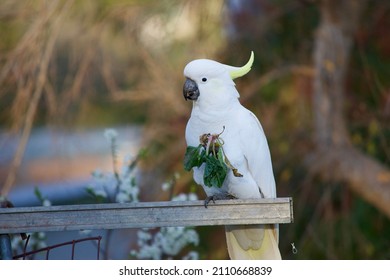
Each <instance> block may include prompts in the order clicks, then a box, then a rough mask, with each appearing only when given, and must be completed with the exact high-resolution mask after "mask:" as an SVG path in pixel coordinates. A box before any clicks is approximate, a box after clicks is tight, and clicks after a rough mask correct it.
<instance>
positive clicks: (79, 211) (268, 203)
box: [0, 198, 293, 234]
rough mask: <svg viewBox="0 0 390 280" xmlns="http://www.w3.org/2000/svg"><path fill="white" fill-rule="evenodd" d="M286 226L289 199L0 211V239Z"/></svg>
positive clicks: (91, 205) (288, 214)
mask: <svg viewBox="0 0 390 280" xmlns="http://www.w3.org/2000/svg"><path fill="white" fill-rule="evenodd" d="M291 222H293V210H292V199H291V198H275V199H256V200H255V199H247V200H242V199H235V200H218V201H216V202H215V204H213V202H210V204H209V206H208V208H205V207H204V202H203V201H200V200H197V201H167V202H140V203H112V204H83V205H65V206H49V207H18V208H1V209H0V234H9V233H20V232H28V233H30V232H39V231H43V232H45V231H66V230H81V229H118V228H147V227H163V226H210V225H238V224H274V223H278V224H283V223H291Z"/></svg>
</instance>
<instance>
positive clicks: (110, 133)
mask: <svg viewBox="0 0 390 280" xmlns="http://www.w3.org/2000/svg"><path fill="white" fill-rule="evenodd" d="M104 137H106V139H107V140H108V141H112V140H113V139H116V138H117V137H118V132H117V131H116V130H115V129H112V128H108V129H106V130H105V131H104Z"/></svg>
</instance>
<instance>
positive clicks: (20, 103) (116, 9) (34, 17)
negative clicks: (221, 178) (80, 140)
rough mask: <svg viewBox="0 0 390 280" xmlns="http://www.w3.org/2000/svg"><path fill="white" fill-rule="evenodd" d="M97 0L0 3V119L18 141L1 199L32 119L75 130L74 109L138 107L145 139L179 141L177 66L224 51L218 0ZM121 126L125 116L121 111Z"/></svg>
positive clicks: (181, 107) (181, 110)
mask: <svg viewBox="0 0 390 280" xmlns="http://www.w3.org/2000/svg"><path fill="white" fill-rule="evenodd" d="M99 2H100V1H62V0H56V1H43V0H32V1H29V2H27V4H26V3H24V2H23V3H22V2H19V1H11V0H10V1H2V2H1V3H0V21H1V22H2V23H1V28H2V29H4V31H5V32H3V33H4V34H5V35H4V36H3V38H4V41H3V42H2V43H0V50H1V56H0V101H1V103H3V104H5V103H7V105H6V106H4V105H2V107H3V108H4V110H3V111H2V113H0V119H1V120H2V125H3V126H5V127H6V128H7V131H8V132H9V133H10V135H11V136H10V137H15V136H17V135H19V136H20V140H19V144H18V148H17V151H16V153H15V155H14V158H13V162H12V165H11V167H10V169H9V171H8V175H7V178H6V179H5V181H4V182H0V183H3V187H2V189H1V194H2V195H6V194H7V193H8V192H9V190H10V188H11V187H12V185H13V184H14V181H15V176H16V174H17V170H18V168H19V166H20V164H21V161H22V159H23V154H24V151H25V148H26V144H27V142H28V139H29V135H30V132H31V129H32V128H33V127H34V125H36V122H37V120H39V123H40V125H45V126H46V125H49V126H56V127H57V126H59V127H61V126H67V127H69V126H70V127H72V124H74V123H76V124H77V119H78V116H79V115H80V114H82V112H80V110H81V108H83V106H81V105H80V104H86V103H89V102H90V100H94V99H96V98H103V100H108V101H109V102H114V103H115V102H120V103H128V104H131V105H132V106H141V107H143V108H144V109H142V111H143V112H144V114H145V116H144V117H145V119H146V125H147V127H149V128H151V129H149V130H147V131H148V133H147V134H146V135H147V140H151V139H160V140H161V142H162V143H163V142H164V141H166V139H168V138H169V139H171V140H172V139H175V141H176V139H177V141H179V143H180V141H182V140H180V138H181V137H177V134H178V133H179V132H178V131H177V130H176V129H171V126H172V123H175V122H176V121H175V119H176V120H177V119H180V118H182V116H185V115H187V114H188V112H189V109H188V107H187V104H185V102H183V101H182V99H181V83H182V80H183V78H182V69H183V66H184V65H185V63H186V62H187V61H188V60H190V59H191V58H194V57H197V56H204V55H212V54H213V53H215V52H216V51H218V48H219V47H220V46H221V44H222V37H221V36H220V34H218V30H219V28H220V24H221V19H220V18H221V17H220V13H221V11H222V1H212V2H211V3H209V2H207V4H206V2H204V3H203V2H202V3H200V2H196V3H194V2H193V1H168V2H166V1H161V3H160V1H156V2H154V1H146V2H145V1H108V2H106V3H99ZM204 5H208V7H207V8H208V9H205V7H204ZM179 27H180V28H179ZM113 114H115V112H113ZM129 115H131V114H129ZM94 118H95V119H96V123H97V124H98V123H99V122H100V121H101V120H99V116H98V115H97V116H94ZM123 123H125V124H129V123H132V120H131V119H129V118H128V117H127V116H126V115H124V116H123ZM173 135H176V137H173ZM180 136H181V135H180ZM164 145H165V144H164ZM179 145H180V144H179ZM0 148H1V147H0Z"/></svg>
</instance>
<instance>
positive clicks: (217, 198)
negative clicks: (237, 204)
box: [204, 193, 237, 208]
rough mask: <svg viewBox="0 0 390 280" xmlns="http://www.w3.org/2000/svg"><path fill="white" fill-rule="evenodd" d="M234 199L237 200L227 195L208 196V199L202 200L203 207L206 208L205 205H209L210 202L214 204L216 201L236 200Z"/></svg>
mask: <svg viewBox="0 0 390 280" xmlns="http://www.w3.org/2000/svg"><path fill="white" fill-rule="evenodd" d="M236 198H237V197H235V196H234V195H231V194H229V193H223V194H214V195H210V196H208V197H207V198H206V199H205V200H204V207H206V208H207V205H209V203H210V201H212V202H213V203H214V204H215V201H216V200H222V199H236Z"/></svg>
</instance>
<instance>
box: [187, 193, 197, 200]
mask: <svg viewBox="0 0 390 280" xmlns="http://www.w3.org/2000/svg"><path fill="white" fill-rule="evenodd" d="M188 200H190V201H194V200H198V196H197V195H196V193H189V194H188Z"/></svg>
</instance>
